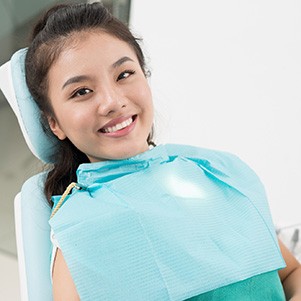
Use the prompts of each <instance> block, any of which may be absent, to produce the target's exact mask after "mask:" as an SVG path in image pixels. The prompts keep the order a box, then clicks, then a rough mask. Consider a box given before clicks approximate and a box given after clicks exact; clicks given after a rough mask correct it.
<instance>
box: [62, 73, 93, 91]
mask: <svg viewBox="0 0 301 301" xmlns="http://www.w3.org/2000/svg"><path fill="white" fill-rule="evenodd" d="M89 79H90V77H89V76H87V75H79V76H74V77H71V78H69V79H68V80H67V81H66V82H65V83H64V85H63V87H62V90H63V89H64V88H65V87H66V86H68V85H71V84H74V83H80V82H83V81H85V80H89Z"/></svg>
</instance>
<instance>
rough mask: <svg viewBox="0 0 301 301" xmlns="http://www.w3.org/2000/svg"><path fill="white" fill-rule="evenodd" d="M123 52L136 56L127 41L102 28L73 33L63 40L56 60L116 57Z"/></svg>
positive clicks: (122, 54) (108, 58)
mask: <svg viewBox="0 0 301 301" xmlns="http://www.w3.org/2000/svg"><path fill="white" fill-rule="evenodd" d="M125 54H127V55H131V57H132V58H133V59H135V58H136V54H135V51H134V50H133V48H132V47H131V45H129V44H128V43H127V42H125V41H123V40H120V39H119V38H117V37H115V36H114V35H112V34H109V33H107V32H105V31H103V30H99V29H97V30H93V31H92V30H90V31H81V32H76V33H73V34H72V35H71V36H70V37H68V38H67V40H65V43H64V48H63V49H62V51H61V53H60V55H59V56H58V58H57V61H60V63H61V62H62V61H64V62H68V60H70V59H71V58H75V57H77V58H78V59H88V58H94V59H95V58H97V59H103V60H111V59H114V58H116V59H118V58H119V56H124V55H125Z"/></svg>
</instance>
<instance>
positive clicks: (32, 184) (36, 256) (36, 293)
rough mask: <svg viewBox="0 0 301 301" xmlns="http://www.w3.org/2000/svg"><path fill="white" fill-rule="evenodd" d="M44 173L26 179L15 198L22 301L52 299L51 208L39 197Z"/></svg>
mask: <svg viewBox="0 0 301 301" xmlns="http://www.w3.org/2000/svg"><path fill="white" fill-rule="evenodd" d="M44 175H45V174H38V175H36V176H34V177H32V178H30V179H29V180H27V181H26V182H25V183H24V185H23V187H22V189H21V192H20V193H18V194H17V196H16V197H15V228H16V241H17V254H18V266H19V277H20V289H21V296H22V301H27V300H28V301H38V300H43V301H44V300H45V301H48V300H49V301H50V300H52V299H53V298H52V285H51V275H50V261H51V250H52V245H51V241H50V226H49V224H48V220H49V217H50V213H51V209H50V206H49V205H48V204H47V202H46V199H45V196H44V194H43V182H44Z"/></svg>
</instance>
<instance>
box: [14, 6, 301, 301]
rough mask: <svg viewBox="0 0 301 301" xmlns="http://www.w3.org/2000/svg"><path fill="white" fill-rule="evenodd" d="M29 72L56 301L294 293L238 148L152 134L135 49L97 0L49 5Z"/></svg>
mask: <svg viewBox="0 0 301 301" xmlns="http://www.w3.org/2000/svg"><path fill="white" fill-rule="evenodd" d="M16 55H17V56H18V53H17V54H16ZM17 61H18V60H17ZM25 71H26V82H27V86H28V88H29V91H30V93H31V95H32V97H33V99H34V101H35V102H36V103H37V104H38V106H39V108H40V110H41V116H42V117H43V118H44V119H43V126H44V127H45V128H46V129H48V131H49V133H50V135H52V139H56V140H57V147H56V148H55V149H54V152H53V157H52V162H53V165H52V166H51V169H50V170H49V171H48V172H47V174H46V181H45V184H44V185H45V195H46V197H47V199H48V200H49V203H50V204H51V206H52V207H53V209H52V215H51V218H50V220H49V224H50V226H51V241H52V243H53V252H52V263H51V267H50V268H51V273H52V274H51V275H52V281H53V295H54V300H84V301H85V300H133V301H135V300H137V301H138V300H139V301H140V300H150V301H152V300H162V301H165V300H166V301H168V300H186V299H189V298H190V299H191V300H200V301H201V300H203V301H205V300H226V301H227V300H229V301H230V300H246V298H248V300H273V301H277V300H285V296H284V293H285V294H286V296H287V298H288V299H289V298H294V299H292V300H298V299H296V298H298V295H299V296H300V295H301V292H300V287H301V280H300V273H301V272H300V271H301V268H300V264H299V263H298V262H297V260H296V259H295V258H294V257H293V256H292V255H291V254H290V253H289V251H288V250H287V249H286V248H285V247H283V245H282V244H281V242H280V243H279V244H278V241H277V238H276V235H275V231H274V227H273V222H272V219H271V216H270V213H269V208H268V203H267V200H266V196H265V192H264V188H263V186H262V184H261V182H260V180H259V179H258V177H257V176H256V174H255V173H254V172H253V171H252V170H251V169H250V168H249V167H248V166H246V164H245V163H243V162H242V161H241V160H240V159H239V158H237V157H236V156H234V155H232V154H229V153H225V152H220V151H214V150H208V149H202V148H197V147H193V146H186V145H159V146H156V145H155V144H154V143H153V142H152V124H153V103H152V95H151V91H150V88H149V85H148V81H147V77H146V75H147V72H146V67H145V62H144V56H143V53H142V51H141V49H140V46H139V44H138V40H137V39H136V38H135V37H133V35H132V34H131V32H130V31H129V29H128V28H127V27H126V26H125V25H124V24H123V23H121V22H120V21H118V20H117V19H115V18H114V17H113V16H112V15H111V14H109V13H108V11H107V10H106V9H105V8H104V7H103V6H102V5H101V4H99V3H94V4H81V5H59V6H55V7H54V8H52V9H51V10H49V11H48V12H47V13H46V14H45V16H43V17H42V19H41V20H40V21H39V23H38V24H37V25H36V27H35V29H34V36H33V40H32V43H31V45H30V46H29V48H28V52H27V55H26V60H25ZM26 89H27V88H26V87H25V88H24V90H26ZM151 146H152V147H151ZM25 186H26V184H25ZM285 265H287V266H286V267H285ZM279 270H281V271H279ZM278 271H279V273H278ZM283 288H284V290H283Z"/></svg>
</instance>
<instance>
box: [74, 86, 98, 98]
mask: <svg viewBox="0 0 301 301" xmlns="http://www.w3.org/2000/svg"><path fill="white" fill-rule="evenodd" d="M91 92H93V90H91V89H88V88H80V89H78V90H76V91H75V92H74V93H73V94H72V96H71V98H74V97H80V96H84V95H86V94H89V93H91Z"/></svg>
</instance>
